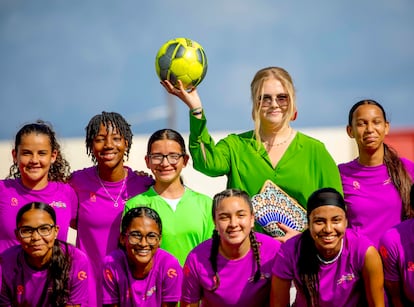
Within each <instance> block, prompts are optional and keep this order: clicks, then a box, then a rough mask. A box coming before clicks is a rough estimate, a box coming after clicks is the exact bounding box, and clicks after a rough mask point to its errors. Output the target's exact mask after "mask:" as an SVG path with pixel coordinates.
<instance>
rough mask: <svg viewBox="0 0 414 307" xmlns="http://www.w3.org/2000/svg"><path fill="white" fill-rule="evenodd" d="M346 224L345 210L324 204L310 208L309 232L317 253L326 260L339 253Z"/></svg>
mask: <svg viewBox="0 0 414 307" xmlns="http://www.w3.org/2000/svg"><path fill="white" fill-rule="evenodd" d="M347 225H348V222H347V219H346V215H345V211H344V210H342V209H341V208H339V207H337V206H332V205H326V206H320V207H317V208H315V209H314V210H312V212H311V214H310V215H309V230H310V234H311V236H312V238H313V239H314V241H315V246H316V248H317V250H318V252H319V254H320V255H321V256H322V257H323V258H325V259H326V260H329V259H331V258H334V257H335V256H336V255H337V254H338V253H339V250H340V249H341V242H342V238H343V236H344V234H345V230H346V227H347Z"/></svg>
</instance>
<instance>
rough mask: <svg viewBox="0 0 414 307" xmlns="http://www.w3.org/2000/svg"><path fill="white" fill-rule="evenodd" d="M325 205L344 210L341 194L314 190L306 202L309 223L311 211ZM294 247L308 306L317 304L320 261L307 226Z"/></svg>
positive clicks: (327, 190) (325, 190)
mask: <svg viewBox="0 0 414 307" xmlns="http://www.w3.org/2000/svg"><path fill="white" fill-rule="evenodd" d="M326 205H333V206H337V207H340V208H341V209H342V210H344V212H346V206H345V201H344V198H343V197H342V195H341V194H340V193H339V192H338V191H337V190H335V189H333V188H322V189H319V190H316V191H315V192H313V193H312V194H311V196H310V197H309V198H308V202H307V209H306V210H307V218H308V224H309V225H310V224H311V223H310V219H309V216H310V214H311V212H312V211H313V210H314V209H316V208H318V207H320V206H326ZM296 248H297V249H298V250H299V258H298V269H299V277H300V280H301V282H302V285H303V287H302V290H303V293H304V294H305V298H306V301H307V303H308V306H314V307H317V306H319V270H320V261H319V259H318V257H317V255H318V250H317V249H316V245H315V241H314V240H313V238H312V236H311V234H310V230H309V228H308V229H306V230H305V231H304V232H303V233H302V235H301V237H300V240H298V241H297V246H296Z"/></svg>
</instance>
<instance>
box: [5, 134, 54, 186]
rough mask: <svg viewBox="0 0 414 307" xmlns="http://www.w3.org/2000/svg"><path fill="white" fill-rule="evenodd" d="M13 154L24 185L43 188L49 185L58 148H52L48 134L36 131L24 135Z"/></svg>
mask: <svg viewBox="0 0 414 307" xmlns="http://www.w3.org/2000/svg"><path fill="white" fill-rule="evenodd" d="M12 155H13V161H14V162H15V163H16V164H17V165H18V167H19V171H20V175H21V179H22V183H23V185H24V186H26V187H27V188H29V189H42V188H44V187H45V186H46V185H47V182H48V174H49V169H50V167H51V164H52V163H54V162H55V160H56V156H57V152H56V150H52V146H51V144H50V139H49V136H48V135H46V134H42V133H35V132H32V133H29V134H25V135H23V136H22V137H21V142H20V144H19V145H18V146H17V150H13V151H12Z"/></svg>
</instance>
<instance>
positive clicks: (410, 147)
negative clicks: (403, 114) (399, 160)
mask: <svg viewBox="0 0 414 307" xmlns="http://www.w3.org/2000/svg"><path fill="white" fill-rule="evenodd" d="M385 143H386V144H388V145H389V146H391V147H393V148H394V149H395V150H397V152H398V155H399V156H400V157H404V158H407V159H410V160H411V161H414V128H406V129H398V128H397V129H396V128H393V129H391V130H390V133H389V134H388V135H387V136H386V137H385Z"/></svg>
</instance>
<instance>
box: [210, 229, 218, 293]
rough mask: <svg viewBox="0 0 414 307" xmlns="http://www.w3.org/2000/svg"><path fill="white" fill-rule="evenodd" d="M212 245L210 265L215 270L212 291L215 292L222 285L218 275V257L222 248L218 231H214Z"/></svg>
mask: <svg viewBox="0 0 414 307" xmlns="http://www.w3.org/2000/svg"><path fill="white" fill-rule="evenodd" d="M212 239H213V240H212V243H211V251H210V258H209V260H210V263H211V266H212V268H213V272H214V277H213V280H214V287H213V289H211V291H215V290H216V289H217V288H218V287H219V285H220V277H219V275H218V273H217V255H218V252H219V246H220V236H219V234H218V231H217V230H216V229H214V230H213V237H212Z"/></svg>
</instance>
